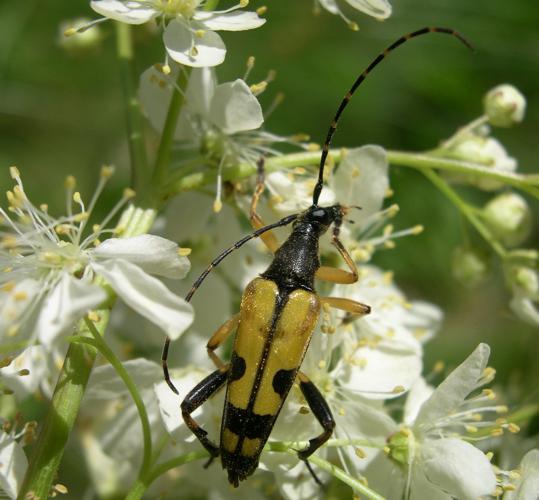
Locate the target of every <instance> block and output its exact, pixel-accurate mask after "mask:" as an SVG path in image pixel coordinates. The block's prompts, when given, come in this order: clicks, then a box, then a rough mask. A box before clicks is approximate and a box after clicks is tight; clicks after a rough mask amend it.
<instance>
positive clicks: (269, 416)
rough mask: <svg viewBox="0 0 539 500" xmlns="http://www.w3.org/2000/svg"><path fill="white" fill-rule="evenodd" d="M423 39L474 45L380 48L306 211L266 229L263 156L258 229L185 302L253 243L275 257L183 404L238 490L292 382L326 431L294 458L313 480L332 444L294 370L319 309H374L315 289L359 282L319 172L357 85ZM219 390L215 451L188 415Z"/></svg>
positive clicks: (311, 390)
mask: <svg viewBox="0 0 539 500" xmlns="http://www.w3.org/2000/svg"><path fill="white" fill-rule="evenodd" d="M427 33H443V34H448V35H451V36H454V37H456V38H457V39H458V40H460V41H461V42H462V43H464V44H465V45H466V46H467V47H469V48H471V46H470V44H469V43H468V41H467V40H466V39H465V38H464V37H463V36H462V35H461V34H460V33H458V32H456V31H455V30H452V29H448V28H439V27H429V28H423V29H420V30H417V31H414V32H412V33H409V34H407V35H404V36H402V37H400V38H399V39H398V40H396V41H395V42H394V43H393V44H391V45H390V46H389V47H387V48H386V49H385V50H384V51H383V52H381V53H380V54H379V55H378V56H377V57H376V58H375V59H374V60H373V61H372V62H371V63H370V64H369V66H367V68H366V69H365V70H364V71H363V72H362V73H361V74H360V75H359V76H358V77H357V78H356V80H355V81H354V83H353V85H352V87H351V88H350V90H349V91H348V92H347V93H346V95H345V97H344V99H343V100H342V101H341V103H340V105H339V107H338V108H337V112H336V114H335V116H334V118H333V120H332V122H331V125H330V127H329V130H328V133H327V136H326V139H325V142H324V145H323V148H322V153H321V158H320V166H319V170H318V180H317V183H316V185H315V188H314V192H313V202H312V205H311V206H310V207H309V208H308V209H307V210H305V211H304V212H301V213H297V214H292V215H289V216H287V217H284V218H282V219H281V220H279V221H277V222H275V223H273V224H269V225H265V224H264V222H263V221H262V219H261V218H260V216H259V215H258V213H257V205H258V201H259V199H260V197H261V195H262V193H263V191H264V175H263V159H261V160H260V161H259V163H258V177H257V185H256V188H255V192H254V195H253V199H252V202H251V209H250V221H251V224H252V225H253V227H254V229H255V230H254V231H253V232H252V233H250V234H248V235H246V236H245V237H243V238H242V239H240V240H239V241H237V242H236V243H234V245H232V246H231V247H229V248H227V249H226V250H225V251H223V252H222V253H221V254H220V255H219V256H218V257H216V258H215V259H214V260H213V261H212V262H211V263H210V265H209V266H208V267H207V268H206V269H205V271H204V272H203V273H202V274H201V275H200V276H199V277H198V279H197V280H196V281H195V283H194V284H193V286H192V288H191V290H190V291H189V293H188V294H187V296H186V301H187V302H189V301H190V300H191V298H192V297H193V295H194V293H195V292H196V290H197V289H198V287H199V286H200V285H201V284H202V282H203V281H204V279H205V278H206V276H207V275H208V274H209V273H210V272H211V270H212V269H213V268H214V267H216V266H217V265H218V264H219V263H220V262H221V261H222V260H223V259H224V258H225V257H226V256H227V255H229V254H230V253H231V252H233V251H234V250H236V249H238V248H240V247H241V246H242V245H244V244H245V243H247V242H248V241H249V240H251V239H253V238H260V239H261V240H262V241H263V242H264V244H265V245H266V246H267V248H268V249H269V250H270V251H271V252H272V253H273V254H274V257H273V261H272V262H271V264H270V265H269V267H268V268H267V269H266V271H265V272H263V273H262V274H261V275H260V276H258V277H257V278H255V279H253V280H252V281H251V282H250V283H249V284H248V285H247V287H246V288H245V291H244V292H243V296H242V300H241V306H240V312H239V313H238V314H236V315H234V316H233V317H232V318H231V319H229V320H228V321H226V322H225V323H224V324H223V325H221V326H220V327H219V328H218V329H217V331H216V332H215V333H214V334H213V336H212V337H211V338H210V340H209V341H208V343H207V346H206V347H207V350H208V355H209V356H210V358H211V359H212V361H213V362H214V364H215V365H216V367H217V369H216V370H215V371H214V372H213V373H211V374H210V375H208V376H207V377H206V378H205V379H204V380H202V381H201V382H200V383H199V384H198V385H197V386H196V387H195V388H194V389H192V390H191V391H190V392H189V393H188V394H187V396H186V397H185V399H184V400H183V402H182V403H181V411H182V416H183V419H184V421H185V423H186V425H187V426H188V427H189V429H190V430H191V431H192V432H193V434H195V436H196V437H197V438H198V440H199V441H200V442H201V444H202V445H203V446H204V447H205V448H206V450H207V451H208V452H209V454H210V461H209V462H208V464H209V463H210V462H211V461H212V460H213V459H214V458H216V457H218V456H221V461H222V466H223V468H224V469H226V470H227V472H228V480H229V482H230V483H231V484H232V485H233V486H235V487H237V486H238V485H239V482H240V481H242V480H244V479H246V478H247V477H248V476H250V475H251V474H253V472H254V471H255V470H256V468H257V466H258V462H259V458H260V454H261V453H262V449H263V447H264V445H265V443H266V441H267V440H268V438H269V435H270V433H271V430H272V428H273V425H274V423H275V420H276V419H277V416H278V414H279V412H280V410H281V408H282V406H283V403H284V400H285V398H286V396H287V395H288V392H289V391H290V388H291V387H292V385H293V384H294V382H295V381H297V382H298V384H299V388H300V390H301V392H302V394H303V396H304V398H305V400H306V402H307V404H308V405H309V407H310V408H311V410H312V412H313V414H314V416H315V417H316V419H317V420H318V422H319V423H320V425H321V426H322V428H323V432H322V433H321V434H320V435H318V436H316V437H314V438H312V439H310V440H309V444H308V446H307V447H306V448H305V449H304V450H300V451H298V457H299V458H300V459H301V460H303V461H304V462H305V463H306V465H307V467H308V468H309V471H310V472H311V474H312V475H313V477H314V478H315V480H317V478H316V475H315V474H314V472H313V471H312V469H311V467H310V465H309V463H308V457H309V456H310V455H312V454H313V453H314V452H315V451H316V450H317V449H318V448H319V447H320V446H322V445H323V444H324V443H325V442H326V441H327V440H328V439H329V438H330V436H331V434H332V432H333V429H334V427H335V421H334V419H333V416H332V414H331V410H330V408H329V406H328V404H327V403H326V401H325V400H324V397H323V396H322V394H321V393H320V391H319V390H318V389H317V388H316V386H315V385H314V384H313V383H312V382H311V381H310V380H309V378H308V377H307V375H305V374H304V373H302V372H301V371H300V366H301V363H302V360H303V357H304V355H305V352H306V350H307V347H308V346H309V341H310V339H311V335H312V332H313V330H314V328H315V326H316V323H317V321H318V316H319V313H320V309H321V306H322V304H327V305H329V306H330V307H333V308H337V309H341V310H344V311H346V312H347V313H349V314H352V315H355V316H361V315H365V314H368V313H369V312H370V308H369V306H367V305H365V304H361V303H359V302H355V301H353V300H350V299H345V298H338V297H320V296H318V295H317V293H316V292H315V289H314V280H315V278H317V279H321V280H325V281H330V282H333V283H340V284H351V283H355V282H356V281H357V279H358V272H357V268H356V264H355V262H354V261H353V259H352V258H351V256H350V255H349V253H348V252H347V250H346V249H345V248H344V246H343V245H342V243H341V241H340V240H339V231H340V227H341V225H342V222H343V218H344V216H345V215H346V213H347V212H348V210H349V209H350V208H353V207H345V206H341V205H340V204H336V205H333V206H330V207H321V206H319V205H318V200H319V197H320V193H321V192H322V188H323V179H324V166H325V163H326V159H327V156H328V152H329V147H330V144H331V140H332V138H333V134H334V133H335V130H336V128H337V123H338V121H339V118H340V116H341V114H342V112H343V111H344V109H345V108H346V106H347V105H348V103H349V101H350V99H351V98H352V95H353V94H354V92H355V91H356V89H357V88H358V87H359V85H360V84H361V83H362V82H363V81H364V80H365V78H366V77H367V75H368V74H369V73H370V72H371V71H372V70H373V69H374V68H375V67H376V66H377V65H378V64H379V63H380V62H381V61H382V60H383V59H384V58H385V57H386V56H387V55H388V54H389V53H390V52H391V51H392V50H394V49H396V48H397V47H399V46H400V45H402V44H403V43H405V42H406V41H407V40H410V39H411V38H415V37H417V36H420V35H424V34H427ZM289 224H292V232H291V234H290V236H289V237H288V238H287V239H286V241H285V242H284V243H283V244H282V245H280V244H279V242H278V240H277V238H276V236H275V235H274V234H273V233H272V232H271V231H272V229H275V228H278V227H283V226H287V225H289ZM331 226H333V228H332V233H331V242H332V244H333V245H334V246H335V248H336V249H337V251H338V252H339V254H340V255H341V256H342V258H343V260H344V262H345V263H346V265H347V267H348V269H347V270H344V269H339V268H333V267H327V266H321V264H320V259H319V248H318V246H319V239H320V237H321V236H322V235H323V234H324V233H326V232H327V231H328V229H329V228H330V227H331ZM235 330H237V333H236V337H235V340H234V347H233V352H232V357H231V360H230V362H228V363H223V362H222V361H221V359H220V358H219V357H218V356H217V354H216V353H215V352H214V351H215V350H216V349H217V347H219V345H221V344H222V343H223V342H224V341H225V340H226V339H227V338H228V337H229V335H230V334H232V333H233V332H234V331H235ZM169 346H170V339H169V338H167V339H166V340H165V345H164V347H163V355H162V363H163V372H164V376H165V380H166V382H167V384H168V385H169V387H170V388H171V389H172V390H173V391H174V392H175V393H176V394H178V391H177V389H176V387H175V386H174V384H173V383H172V381H171V379H170V376H169V372H168V366H167V358H168V350H169ZM225 386H226V397H225V406H224V409H223V418H222V422H221V435H220V440H219V444H218V445H217V444H215V443H214V442H212V441H211V440H210V439H209V438H208V435H207V434H208V433H207V432H206V431H205V430H204V429H203V428H202V427H200V426H199V425H198V423H197V422H196V421H195V420H194V419H193V417H192V416H191V414H192V413H193V412H194V411H195V410H196V409H197V408H198V407H199V406H200V405H202V404H203V403H204V402H205V401H206V400H208V398H210V397H211V396H213V395H214V394H215V393H216V392H217V391H219V390H220V389H222V388H223V387H225ZM317 481H318V480H317Z"/></svg>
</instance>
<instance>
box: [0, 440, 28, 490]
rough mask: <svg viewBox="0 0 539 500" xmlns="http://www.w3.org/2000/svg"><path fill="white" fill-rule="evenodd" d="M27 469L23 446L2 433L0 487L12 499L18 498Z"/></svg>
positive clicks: (0, 443)
mask: <svg viewBox="0 0 539 500" xmlns="http://www.w3.org/2000/svg"><path fill="white" fill-rule="evenodd" d="M27 467H28V460H27V459H26V455H25V454H24V451H23V449H22V446H21V445H20V444H19V443H17V441H15V440H14V439H13V438H11V437H10V436H8V435H7V434H5V433H4V432H3V431H0V485H1V486H2V489H3V490H4V492H5V493H6V495H8V496H9V497H10V498H17V493H18V492H19V488H20V487H21V484H22V481H23V479H24V474H25V473H26V469H27Z"/></svg>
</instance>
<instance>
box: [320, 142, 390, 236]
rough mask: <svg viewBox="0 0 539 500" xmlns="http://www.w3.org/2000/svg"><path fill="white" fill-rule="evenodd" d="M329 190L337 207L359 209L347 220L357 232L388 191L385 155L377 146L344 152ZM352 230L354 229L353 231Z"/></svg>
mask: <svg viewBox="0 0 539 500" xmlns="http://www.w3.org/2000/svg"><path fill="white" fill-rule="evenodd" d="M329 186H330V187H331V189H333V191H334V192H335V195H336V198H337V199H338V200H339V203H342V204H343V205H348V206H350V205H352V206H353V205H356V206H360V207H361V209H360V210H353V211H352V212H351V213H350V218H351V219H353V220H354V222H355V223H356V225H357V227H358V228H361V226H362V225H363V224H364V223H365V221H366V220H367V219H368V218H369V217H371V216H372V215H373V214H374V213H376V212H378V211H379V210H380V209H381V208H382V205H383V203H384V197H385V196H386V195H387V191H388V188H389V177H388V163H387V156H386V152H385V150H384V149H383V148H381V147H380V146H371V145H368V146H362V147H360V148H355V149H351V150H349V151H347V153H346V155H345V156H344V158H343V159H342V161H341V162H340V164H339V166H338V168H337V171H336V172H335V174H334V175H333V176H332V177H331V179H330V182H329ZM352 230H353V229H352Z"/></svg>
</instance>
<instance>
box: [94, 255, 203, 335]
mask: <svg viewBox="0 0 539 500" xmlns="http://www.w3.org/2000/svg"><path fill="white" fill-rule="evenodd" d="M91 265H92V268H93V269H94V270H95V272H96V273H97V274H100V275H101V276H103V277H104V278H105V279H106V280H107V281H108V282H109V283H110V285H111V286H112V288H113V289H114V291H115V292H116V293H117V294H118V295H119V296H120V297H121V298H122V300H123V301H124V302H125V303H126V304H127V305H129V306H130V307H131V308H133V309H134V310H135V311H137V312H138V313H139V314H140V315H141V316H144V317H145V318H147V319H149V320H150V321H151V322H152V323H155V324H156V325H157V326H159V327H160V328H162V329H163V330H164V331H165V333H166V334H167V335H168V336H169V337H171V338H172V339H176V338H178V337H179V336H180V335H181V334H182V333H183V332H184V331H185V330H186V329H187V328H188V327H189V325H190V324H191V323H192V322H193V308H192V307H191V305H190V304H188V303H187V302H185V300H183V299H181V298H180V297H177V296H176V295H174V294H173V293H172V292H171V291H170V290H169V289H168V288H167V287H166V286H165V285H163V283H161V282H160V281H159V280H158V279H156V278H154V277H152V276H150V275H149V274H147V273H145V272H144V271H143V270H142V269H140V268H139V267H138V266H136V265H134V264H131V263H130V262H127V261H125V260H120V259H118V260H111V261H107V262H106V263H103V264H100V263H97V262H94V263H92V264H91Z"/></svg>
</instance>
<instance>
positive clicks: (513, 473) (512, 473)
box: [509, 470, 522, 481]
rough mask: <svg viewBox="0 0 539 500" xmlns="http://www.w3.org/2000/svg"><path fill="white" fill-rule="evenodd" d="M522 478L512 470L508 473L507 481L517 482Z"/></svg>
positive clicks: (517, 472) (516, 471)
mask: <svg viewBox="0 0 539 500" xmlns="http://www.w3.org/2000/svg"><path fill="white" fill-rule="evenodd" d="M521 477H522V474H521V473H520V472H519V471H518V470H512V471H510V472H509V479H512V480H513V481H518V480H519V479H520V478H521Z"/></svg>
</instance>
